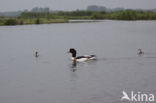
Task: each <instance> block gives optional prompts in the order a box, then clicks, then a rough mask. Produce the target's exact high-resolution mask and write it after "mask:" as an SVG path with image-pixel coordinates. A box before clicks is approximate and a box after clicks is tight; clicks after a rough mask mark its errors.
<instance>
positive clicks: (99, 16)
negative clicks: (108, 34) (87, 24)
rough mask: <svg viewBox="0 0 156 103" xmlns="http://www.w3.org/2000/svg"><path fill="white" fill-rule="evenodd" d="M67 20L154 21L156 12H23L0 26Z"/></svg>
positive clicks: (0, 19) (1, 19) (7, 19)
mask: <svg viewBox="0 0 156 103" xmlns="http://www.w3.org/2000/svg"><path fill="white" fill-rule="evenodd" d="M69 19H93V20H103V19H111V20H156V12H152V11H136V10H128V9H127V10H121V11H114V12H105V11H79V10H77V11H70V12H66V11H60V12H23V13H22V14H21V15H20V16H19V17H15V18H5V17H3V18H2V17H1V18H0V25H24V24H48V23H67V22H68V20H69Z"/></svg>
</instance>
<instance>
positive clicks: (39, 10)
mask: <svg viewBox="0 0 156 103" xmlns="http://www.w3.org/2000/svg"><path fill="white" fill-rule="evenodd" d="M49 11H50V9H49V8H48V7H44V8H42V7H40V8H39V7H34V8H32V9H31V12H49Z"/></svg>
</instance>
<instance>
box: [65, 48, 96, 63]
mask: <svg viewBox="0 0 156 103" xmlns="http://www.w3.org/2000/svg"><path fill="white" fill-rule="evenodd" d="M68 53H71V54H72V57H71V59H72V60H73V62H74V63H76V62H84V61H88V60H96V59H97V58H96V55H83V56H78V57H77V56H76V54H77V51H76V50H75V49H74V48H70V49H69V51H68Z"/></svg>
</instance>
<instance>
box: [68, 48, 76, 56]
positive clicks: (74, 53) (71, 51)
mask: <svg viewBox="0 0 156 103" xmlns="http://www.w3.org/2000/svg"><path fill="white" fill-rule="evenodd" d="M69 53H71V54H72V57H76V50H75V49H74V48H70V49H69Z"/></svg>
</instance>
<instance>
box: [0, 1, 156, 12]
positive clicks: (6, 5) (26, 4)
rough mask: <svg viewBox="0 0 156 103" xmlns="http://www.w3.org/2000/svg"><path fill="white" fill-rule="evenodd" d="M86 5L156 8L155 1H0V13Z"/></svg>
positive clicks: (84, 7)
mask: <svg viewBox="0 0 156 103" xmlns="http://www.w3.org/2000/svg"><path fill="white" fill-rule="evenodd" d="M88 5H101V6H105V7H108V8H116V7H123V8H141V9H152V8H156V0H0V11H15V10H24V9H28V10H30V9H32V8H33V7H36V6H37V7H49V8H50V9H52V10H76V9H86V7H87V6H88Z"/></svg>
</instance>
